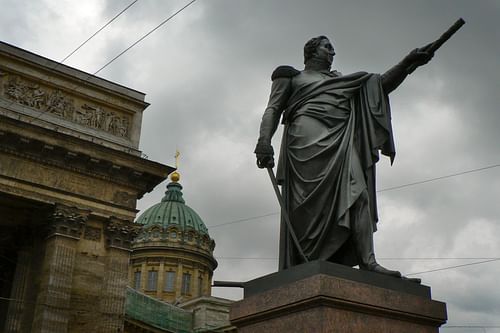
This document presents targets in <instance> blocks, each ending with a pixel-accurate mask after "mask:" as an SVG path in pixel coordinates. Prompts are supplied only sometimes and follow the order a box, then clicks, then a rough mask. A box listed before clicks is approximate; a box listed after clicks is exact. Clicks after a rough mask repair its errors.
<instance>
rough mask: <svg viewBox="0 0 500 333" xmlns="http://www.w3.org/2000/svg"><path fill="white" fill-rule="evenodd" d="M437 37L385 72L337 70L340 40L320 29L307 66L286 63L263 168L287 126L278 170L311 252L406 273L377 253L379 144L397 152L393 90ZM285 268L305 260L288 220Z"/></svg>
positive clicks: (307, 49)
mask: <svg viewBox="0 0 500 333" xmlns="http://www.w3.org/2000/svg"><path fill="white" fill-rule="evenodd" d="M427 50H429V45H428V46H426V47H423V48H419V49H415V50H413V51H412V52H410V53H409V54H408V55H407V56H406V57H405V58H404V59H403V60H402V61H401V62H400V63H399V64H397V65H396V66H394V67H392V68H391V69H389V70H388V71H387V72H385V73H384V74H382V75H380V74H370V73H366V72H357V73H354V74H350V75H342V74H341V73H339V72H337V71H335V70H331V65H332V62H333V57H334V55H335V51H334V48H333V46H332V44H331V43H330V41H329V39H328V38H327V37H325V36H319V37H315V38H312V39H311V40H309V41H308V42H307V43H306V45H305V46H304V64H305V67H304V70H302V71H299V70H296V69H294V68H293V67H290V66H280V67H278V68H277V69H276V70H275V71H274V72H273V74H272V76H271V78H272V88H271V95H270V98H269V103H268V105H267V108H266V110H265V112H264V115H263V117H262V123H261V126H260V137H259V140H258V143H257V147H256V148H255V154H256V155H257V165H258V166H259V168H272V167H273V166H274V157H273V155H274V153H273V148H272V146H271V138H272V136H273V134H274V132H275V131H276V129H277V127H278V125H279V122H280V119H282V123H283V124H284V125H285V129H284V132H283V138H282V145H281V150H280V157H279V162H278V170H277V178H278V183H279V184H280V185H282V194H283V197H284V201H285V206H286V207H285V209H286V211H287V212H288V215H289V218H290V222H291V225H292V227H293V228H292V229H293V232H294V233H295V235H296V237H297V239H298V243H299V245H300V247H301V249H302V251H303V253H304V254H305V255H306V257H307V258H308V260H325V261H331V262H335V263H340V264H344V265H349V266H355V265H359V267H360V269H363V270H369V271H373V272H377V273H381V274H387V275H392V276H396V277H401V274H400V273H399V272H398V271H393V270H389V269H386V268H384V267H382V266H380V265H379V264H378V263H377V261H376V260H375V253H374V249H373V232H374V231H375V230H376V223H377V220H378V217H377V204H376V193H375V164H376V162H377V161H378V159H379V151H380V152H382V154H384V155H386V156H389V157H390V159H391V163H392V161H393V160H394V156H395V149H394V142H393V135H392V128H391V114H390V108H389V99H388V95H389V93H391V92H392V91H393V90H394V89H396V88H397V87H398V86H399V85H400V84H401V83H402V82H403V80H404V79H405V78H406V76H407V75H408V73H409V71H408V69H409V68H410V67H413V69H414V67H415V66H420V65H423V64H425V63H427V62H428V61H429V60H430V59H431V58H432V56H433V52H428V51H427ZM280 234H281V235H280V269H285V268H287V267H291V266H294V265H297V264H300V263H302V262H303V261H304V259H303V258H301V256H300V255H299V253H300V251H298V250H297V245H296V244H295V243H294V242H293V241H292V239H291V237H290V233H289V231H288V230H287V226H286V225H285V224H284V223H282V225H281V232H280Z"/></svg>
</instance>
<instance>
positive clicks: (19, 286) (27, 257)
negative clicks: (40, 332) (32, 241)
mask: <svg viewBox="0 0 500 333" xmlns="http://www.w3.org/2000/svg"><path fill="white" fill-rule="evenodd" d="M30 250H31V249H29V248H23V249H21V250H20V251H19V252H18V254H17V264H16V271H15V273H14V279H13V281H12V290H11V293H10V298H11V299H12V300H11V301H10V302H9V309H8V312H7V318H6V322H5V330H4V331H5V333H11V332H12V333H14V332H23V329H22V326H23V319H24V318H23V317H24V315H25V313H26V311H27V308H28V307H32V306H34V305H33V303H31V302H27V297H26V294H27V291H28V289H29V287H30V286H29V284H30V282H31V281H30V268H31V259H32V258H31V256H32V253H31V251H30Z"/></svg>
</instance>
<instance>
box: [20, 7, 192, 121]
mask: <svg viewBox="0 0 500 333" xmlns="http://www.w3.org/2000/svg"><path fill="white" fill-rule="evenodd" d="M196 1H197V0H192V1H190V2H189V3H187V4H186V5H185V6H183V7H182V8H181V9H179V10H178V11H176V12H175V13H173V14H172V15H170V16H169V17H167V18H166V19H165V20H163V21H162V22H161V23H160V24H159V25H157V26H156V27H155V28H153V29H152V30H150V31H149V32H148V33H146V34H145V35H144V36H142V37H141V38H139V39H138V40H137V41H135V42H134V43H133V44H132V45H130V46H129V47H127V48H126V49H125V50H123V51H122V52H120V53H119V54H118V55H117V56H115V57H114V58H113V59H111V60H110V61H108V62H107V63H106V64H104V65H103V66H102V67H101V68H99V69H98V70H97V71H95V72H94V73H93V74H87V77H86V78H85V79H83V81H84V82H85V81H88V80H89V79H90V78H91V77H92V76H94V75H96V74H97V73H99V72H100V71H102V70H103V69H104V68H106V67H108V66H109V65H110V64H111V63H113V62H114V61H115V60H116V59H118V58H119V57H121V56H122V55H123V54H125V53H126V52H127V51H129V50H130V49H131V48H133V47H134V46H136V45H137V44H139V43H140V42H141V41H143V40H144V39H145V38H146V37H148V36H149V35H151V34H152V33H153V32H155V31H156V30H158V28H160V27H161V26H162V25H164V24H165V23H167V22H168V21H170V20H171V19H172V18H174V17H175V16H177V15H178V14H179V13H180V12H182V11H183V10H184V9H186V8H187V7H189V6H190V5H192V4H193V3H194V2H196ZM134 3H135V2H134ZM134 3H132V4H130V5H129V6H128V8H130V7H131V6H132V5H133V4H134ZM128 8H126V9H128ZM126 9H124V10H123V11H122V12H124V11H125V10H126ZM120 15H121V13H120ZM116 17H117V16H116ZM116 17H115V18H116ZM115 18H113V20H114V19H115ZM110 23H111V21H110ZM101 30H102V29H101ZM59 64H60V63H58V64H57V65H56V66H55V67H57V66H58V65H59ZM55 67H54V68H55ZM77 90H78V86H74V87H73V88H72V89H70V90H69V91H70V92H76V91H77ZM12 103H14V102H12ZM12 103H11V104H12ZM46 112H47V110H45V111H41V112H40V113H39V114H38V115H37V116H36V117H34V118H33V119H32V120H31V121H30V123H32V122H33V121H35V120H37V119H39V118H40V117H41V116H42V115H44V114H45V113H46Z"/></svg>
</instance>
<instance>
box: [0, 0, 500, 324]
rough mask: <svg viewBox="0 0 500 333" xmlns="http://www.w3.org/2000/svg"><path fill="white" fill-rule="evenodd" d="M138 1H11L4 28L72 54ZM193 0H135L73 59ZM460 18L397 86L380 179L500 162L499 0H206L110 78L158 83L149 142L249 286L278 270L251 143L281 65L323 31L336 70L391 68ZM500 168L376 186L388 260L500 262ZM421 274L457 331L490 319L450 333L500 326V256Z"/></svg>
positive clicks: (85, 57)
mask: <svg viewBox="0 0 500 333" xmlns="http://www.w3.org/2000/svg"><path fill="white" fill-rule="evenodd" d="M131 2H132V0H129V1H118V0H114V1H103V0H86V1H76V0H74V1H68V0H66V1H61V0H51V1H49V0H45V1H42V0H38V1H34V0H30V1H28V0H25V1H20V0H0V6H1V8H2V10H1V11H0V39H1V40H2V41H4V42H7V43H10V44H13V45H15V46H18V47H21V48H24V49H27V50H29V51H32V52H35V53H38V54H40V55H42V56H45V57H48V58H51V59H53V60H61V59H63V58H64V57H65V56H66V55H67V54H68V53H69V52H71V51H72V50H73V49H74V48H76V47H77V46H78V45H79V44H80V43H81V42H83V41H84V40H85V39H87V38H88V37H89V36H90V35H92V34H93V33H94V32H95V31H96V30H97V29H99V28H100V27H101V26H102V25H103V24H105V23H106V22H107V21H108V20H109V19H111V18H112V17H113V16H115V15H116V14H117V13H118V12H119V11H121V10H122V9H123V8H125V7H126V6H127V5H128V4H129V3H131ZM187 3H188V1H187V0H183V1H181V0H175V1H174V0H170V1H161V0H139V1H138V2H137V3H135V4H134V5H133V6H132V7H130V9H129V10H127V11H126V12H125V13H124V14H123V15H122V16H120V17H119V18H118V19H117V20H116V21H114V22H113V23H112V24H111V25H110V26H108V27H107V28H106V29H105V30H103V31H102V32H101V33H100V34H98V35H97V36H96V37H95V38H94V39H92V40H91V41H90V42H89V43H88V44H87V45H85V46H84V47H83V48H82V49H80V50H79V51H78V52H77V53H75V54H74V55H73V56H72V57H70V58H69V59H68V60H67V61H66V62H65V63H66V64H68V65H70V66H73V67H75V68H78V69H81V70H84V71H88V72H95V71H96V70H97V69H99V68H100V67H101V66H103V65H104V64H105V63H106V62H108V61H109V60H110V59H112V58H113V57H114V56H116V55H117V54H118V53H120V52H121V51H123V50H124V49H125V48H126V47H128V46H129V45H131V44H132V43H133V42H135V41H136V40H137V39H139V38H140V37H142V36H143V35H144V34H146V33H147V32H148V31H150V30H151V29H152V28H154V27H155V26H156V25H158V24H159V23H160V22H161V21H163V20H164V19H165V18H167V17H168V16H169V15H171V14H172V13H174V12H175V11H176V10H178V9H180V8H181V7H182V6H184V5H185V4H187ZM459 17H463V18H464V19H465V21H466V22H467V24H466V25H465V26H464V27H463V28H462V29H461V30H460V31H459V32H458V33H457V34H456V35H455V36H453V37H452V39H451V40H449V41H448V43H446V44H445V45H444V46H443V47H442V48H441V49H440V50H439V51H438V52H437V53H436V55H435V57H434V59H433V60H432V61H431V62H430V63H429V64H428V65H426V66H425V67H422V68H419V69H418V70H417V71H416V72H414V73H413V74H412V75H411V76H409V77H408V78H407V79H406V81H405V82H404V83H403V84H402V85H401V86H400V87H399V88H398V90H396V91H395V92H393V93H392V94H391V96H390V99H391V106H392V113H393V127H394V132H395V140H396V149H397V156H396V161H395V163H394V165H393V166H392V167H391V166H390V165H389V163H388V161H387V160H381V161H380V162H379V164H378V175H377V182H378V189H379V190H383V189H387V188H391V187H395V186H399V185H404V184H409V183H414V182H419V181H423V180H427V179H432V178H436V177H440V176H446V175H451V174H457V173H461V172H464V171H468V170H474V169H478V168H485V167H490V166H494V165H498V164H500V156H499V153H500V147H499V141H500V140H499V139H500V132H499V130H498V126H499V125H500V111H499V105H500V97H499V95H500V85H499V78H500V66H499V59H500V1H498V0H491V1H488V0H482V1H458V0H456V1H452V0H442V1H431V0H420V1H399V0H398V1H396V0H393V1H389V0H387V1H382V0H376V1H373V0H371V1H368V0H365V1H356V0H351V1H333V0H328V1H327V0H325V1H319V0H309V1H299V0H198V1H196V2H195V3H194V4H193V5H191V6H190V7H188V8H187V9H186V10H184V11H183V12H182V13H181V14H179V15H178V16H176V17H175V18H174V19H172V20H171V21H169V22H168V23H167V24H165V25H164V26H162V27H161V28H160V29H158V30H157V31H155V32H154V33H153V34H151V35H150V36H149V37H148V38H147V39H145V40H144V41H143V42H141V43H140V44H138V45H137V46H136V47H135V48H133V49H131V50H130V51H129V52H127V53H126V54H124V55H123V56H122V57H120V58H119V59H118V60H116V61H115V62H113V63H112V64H111V65H110V66H108V67H107V68H106V69H105V70H103V71H102V72H100V73H99V76H101V77H103V78H105V79H108V80H111V81H114V82H117V83H119V84H123V85H125V86H128V87H131V88H133V89H136V90H139V91H142V92H144V93H146V94H147V95H146V101H147V102H149V103H151V106H150V107H149V108H148V109H146V111H145V113H144V118H143V124H142V136H141V144H140V149H141V150H142V151H143V152H144V153H145V154H146V155H147V156H149V159H151V160H154V161H158V162H161V163H164V164H169V165H173V164H174V154H175V150H176V149H179V150H180V152H181V160H180V165H179V167H180V168H179V171H180V173H181V175H182V178H181V183H182V185H183V186H184V197H185V199H186V202H187V204H188V205H189V206H190V207H192V208H193V209H195V210H196V211H197V212H198V213H199V214H200V216H201V217H202V218H203V219H204V221H205V223H206V225H207V226H208V228H209V231H210V235H211V237H212V238H214V239H215V241H216V244H217V245H216V249H215V255H216V257H217V258H218V262H219V267H218V269H217V270H216V272H215V279H217V280H233V281H246V280H250V279H253V278H255V277H258V276H261V275H264V274H267V273H271V272H274V271H276V269H277V255H278V254H277V252H278V224H279V221H278V219H279V217H278V215H277V212H278V210H279V208H278V204H277V201H276V199H275V197H274V193H273V190H272V187H271V184H270V182H269V179H268V178H267V173H266V172H265V171H262V170H260V169H257V167H256V166H255V161H254V155H253V153H252V152H253V149H254V146H255V143H256V140H257V134H258V126H259V123H260V118H261V116H262V113H263V111H264V108H265V105H266V103H267V98H268V96H269V90H270V86H271V80H270V75H271V73H272V71H273V69H274V68H275V67H277V66H279V65H284V64H287V65H292V66H294V67H296V68H298V69H301V68H302V67H303V65H302V47H303V45H304V43H305V42H306V41H307V39H309V38H310V37H313V36H317V35H322V34H324V35H327V36H329V37H330V38H331V40H332V42H333V44H334V47H335V50H336V53H337V55H336V56H335V59H334V66H333V67H334V68H335V69H337V70H339V71H340V72H342V73H344V74H348V73H351V72H355V71H359V70H364V71H368V72H376V73H383V72H384V71H385V70H387V69H388V68H390V67H391V66H392V65H394V64H396V63H397V62H398V61H400V60H401V59H402V58H403V57H404V56H405V55H406V54H407V53H408V52H409V51H410V50H412V49H413V48H415V47H419V46H423V45H425V44H426V43H428V42H430V41H432V40H434V39H436V38H437V37H439V36H440V35H441V33H442V32H444V31H445V30H446V29H447V28H448V27H449V26H450V25H451V24H453V23H454V22H455V21H456V20H457V19H458V18H459ZM279 139H280V132H279V133H277V135H276V137H275V140H274V146H275V149H276V150H277V149H278V148H279ZM499 176H500V167H492V168H487V169H485V170H482V171H479V172H472V173H467V174H464V175H461V176H456V177H451V178H446V179H442V180H439V181H433V182H428V183H424V184H420V185H414V186H408V187H404V188H401V189H395V190H390V191H383V192H380V193H379V211H380V222H379V231H378V232H377V233H376V234H375V243H376V244H375V246H376V254H377V256H378V258H379V261H380V262H381V263H382V264H383V265H385V266H387V267H389V268H393V269H399V270H401V271H402V272H403V273H405V274H411V273H418V272H424V271H429V270H433V269H440V268H445V267H450V266H458V265H463V264H468V263H475V262H479V261H485V260H488V259H489V258H500V242H499V241H498V240H499V239H500V224H499V217H500V202H499V198H500V180H499ZM165 185H166V182H165V183H163V184H161V185H159V186H158V187H157V189H156V190H155V191H154V192H152V193H150V194H147V195H146V196H145V197H144V198H143V199H142V200H141V201H140V202H139V209H141V210H144V209H145V208H147V207H149V206H151V205H153V204H155V203H157V202H159V201H160V199H161V197H162V196H163V192H164V190H165ZM263 215H266V216H265V217H261V218H253V217H258V216H263ZM249 218H253V219H249ZM242 219H248V220H246V221H241V222H239V223H233V224H228V225H224V226H218V227H217V226H216V225H219V224H222V223H227V222H233V221H237V220H242ZM234 258H237V259H234ZM416 258H424V259H416ZM428 258H434V259H432V260H430V259H428ZM438 258H439V259H438ZM443 258H455V259H443ZM464 258H476V259H464ZM414 276H418V277H421V278H422V280H423V283H424V284H426V285H429V286H431V287H432V294H433V298H434V299H437V300H440V301H444V302H446V303H447V306H448V315H449V322H448V326H486V328H479V327H478V328H457V327H455V328H453V327H448V328H447V329H443V330H442V331H443V332H500V328H492V327H490V328H488V327H487V326H497V327H500V289H499V288H498V282H497V281H498V276H500V261H491V262H487V263H482V264H477V265H471V266H465V267H459V268H454V269H448V270H441V271H436V272H427V273H421V274H416V275H414ZM214 294H215V295H217V296H221V297H228V298H233V299H238V298H241V291H239V290H229V289H220V288H214Z"/></svg>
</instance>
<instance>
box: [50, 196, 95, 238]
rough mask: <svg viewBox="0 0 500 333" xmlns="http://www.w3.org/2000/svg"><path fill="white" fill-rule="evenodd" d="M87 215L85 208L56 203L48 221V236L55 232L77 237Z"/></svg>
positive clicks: (80, 233)
mask: <svg viewBox="0 0 500 333" xmlns="http://www.w3.org/2000/svg"><path fill="white" fill-rule="evenodd" d="M88 215H89V211H87V210H82V209H78V208H76V207H69V206H65V205H59V204H58V205H56V207H55V209H54V211H53V212H52V214H51V215H50V217H49V221H48V222H49V223H48V228H49V236H52V235H56V234H57V235H61V236H68V237H72V238H77V239H79V238H80V237H81V235H82V232H83V228H84V226H85V222H86V221H87V218H88Z"/></svg>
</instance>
